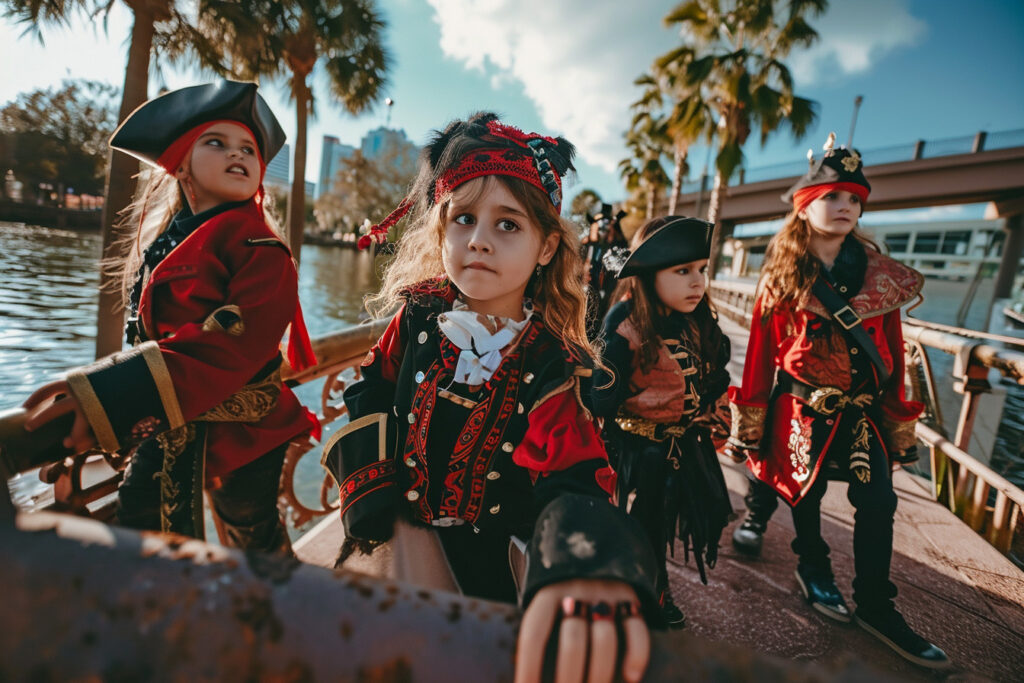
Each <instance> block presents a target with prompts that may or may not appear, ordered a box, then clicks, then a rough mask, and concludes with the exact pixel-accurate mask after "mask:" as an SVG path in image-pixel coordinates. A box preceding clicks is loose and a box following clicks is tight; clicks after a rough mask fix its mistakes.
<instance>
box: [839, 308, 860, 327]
mask: <svg viewBox="0 0 1024 683" xmlns="http://www.w3.org/2000/svg"><path fill="white" fill-rule="evenodd" d="M844 316H847V317H851V316H852V318H853V319H852V320H851V321H850V322H846V320H843V317H844ZM832 317H833V318H834V319H835V320H836V322H838V323H839V324H840V325H842V326H843V329H845V330H849V329H853V328H854V327H856V326H857V325H860V322H861V321H860V316H859V315H857V312H856V311H854V310H853V309H852V308H850V307H849V306H843V307H842V308H840V309H839V310H838V311H836V312H835V313H833V314H832Z"/></svg>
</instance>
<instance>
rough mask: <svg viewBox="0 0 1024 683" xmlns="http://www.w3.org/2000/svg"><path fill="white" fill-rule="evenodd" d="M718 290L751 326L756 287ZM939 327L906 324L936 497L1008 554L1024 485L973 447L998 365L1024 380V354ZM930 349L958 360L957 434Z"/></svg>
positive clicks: (1022, 509)
mask: <svg viewBox="0 0 1024 683" xmlns="http://www.w3.org/2000/svg"><path fill="white" fill-rule="evenodd" d="M711 289H712V298H713V299H714V302H715V305H716V307H717V308H718V311H719V313H721V314H722V315H724V316H726V317H728V318H729V319H731V320H734V321H735V322H737V323H739V324H741V325H743V326H744V327H747V328H749V327H750V323H751V316H752V311H753V309H754V301H755V286H754V285H753V284H751V283H746V282H729V281H720V280H716V281H714V283H713V284H712V288H711ZM935 327H940V328H941V329H932V327H930V326H929V324H928V323H923V322H922V323H915V321H914V320H913V319H911V320H908V321H905V322H904V323H903V337H904V340H905V342H906V346H907V370H908V373H909V376H910V380H911V382H910V384H911V388H912V390H913V394H914V396H913V398H914V399H915V400H920V401H922V402H923V403H924V404H925V405H926V406H927V407H926V418H927V419H922V420H921V421H920V422H918V424H917V438H918V440H919V441H920V442H921V443H923V444H924V446H925V447H926V448H927V449H928V452H929V460H930V464H931V483H932V495H933V497H934V498H935V500H937V501H939V502H941V503H943V504H945V505H947V506H948V507H949V509H950V510H952V511H953V513H954V514H956V515H957V516H958V517H960V518H961V519H963V520H964V521H965V522H966V523H967V524H968V525H969V526H970V527H971V528H972V529H974V530H975V531H977V532H978V533H980V534H981V535H983V536H984V537H985V538H986V539H988V541H989V542H990V543H991V544H992V545H993V546H995V547H996V548H997V549H999V550H1000V551H1001V552H1003V553H1007V552H1009V551H1010V548H1011V547H1013V546H1014V540H1015V538H1016V537H1019V536H1021V535H1024V491H1022V490H1021V489H1020V488H1018V487H1017V486H1015V485H1014V484H1012V483H1011V482H1009V481H1007V480H1006V479H1004V478H1003V477H1002V476H1000V475H999V474H998V473H996V472H994V471H993V470H992V469H990V468H989V467H988V466H986V465H985V464H983V463H982V462H980V461H979V460H978V459H977V458H975V457H974V456H972V455H970V453H968V452H967V449H968V447H969V443H970V440H971V435H972V433H973V431H974V422H975V418H976V416H977V412H978V404H979V401H980V400H981V396H982V395H983V394H985V393H987V392H989V391H991V387H990V385H989V383H988V379H987V377H988V373H989V370H990V369H995V370H998V371H999V372H1000V373H1001V374H1002V375H1003V376H1004V377H1006V378H1008V379H1011V380H1013V381H1015V382H1016V383H1018V384H1021V385H1024V353H1021V352H1019V351H1014V350H1010V349H1003V348H997V347H995V346H992V345H989V344H985V343H983V340H981V339H978V338H974V337H984V336H986V335H983V334H980V333H976V332H973V331H969V330H964V331H963V334H953V333H952V332H948V331H945V330H947V329H949V328H948V327H947V326H935ZM925 348H929V349H934V350H936V351H940V352H943V353H947V354H950V355H952V356H953V357H954V359H955V362H954V367H953V377H952V378H950V379H951V380H952V381H953V387H954V390H955V391H957V392H958V393H961V394H963V395H964V398H963V402H962V403H961V409H960V414H959V417H958V419H957V425H956V430H955V435H954V436H953V437H952V439H950V438H947V436H946V434H944V433H943V432H945V428H944V425H943V420H942V414H941V410H940V408H939V404H938V397H937V391H936V386H937V385H936V381H935V377H934V375H933V373H932V369H931V365H930V363H929V362H928V356H927V355H926V354H925V353H924V349H925ZM918 380H922V381H918ZM929 422H931V424H928V423H929Z"/></svg>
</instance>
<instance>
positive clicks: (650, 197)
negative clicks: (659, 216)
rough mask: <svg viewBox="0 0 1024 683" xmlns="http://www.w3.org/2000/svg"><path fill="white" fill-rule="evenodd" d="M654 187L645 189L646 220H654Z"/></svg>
mask: <svg viewBox="0 0 1024 683" xmlns="http://www.w3.org/2000/svg"><path fill="white" fill-rule="evenodd" d="M654 194H655V190H654V186H653V185H652V186H651V187H649V188H647V220H651V219H652V218H654Z"/></svg>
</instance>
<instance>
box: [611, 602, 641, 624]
mask: <svg viewBox="0 0 1024 683" xmlns="http://www.w3.org/2000/svg"><path fill="white" fill-rule="evenodd" d="M639 616H640V603H639V602H637V601H636V600H622V601H620V602H617V603H615V618H616V619H629V618H630V617H639Z"/></svg>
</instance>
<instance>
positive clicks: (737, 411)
mask: <svg viewBox="0 0 1024 683" xmlns="http://www.w3.org/2000/svg"><path fill="white" fill-rule="evenodd" d="M729 410H730V412H731V413H732V427H731V429H730V431H729V437H730V438H731V439H732V440H733V441H734V442H735V443H737V444H743V445H744V447H746V448H756V447H757V446H759V445H760V443H761V437H762V436H764V423H765V419H766V418H767V416H768V406H750V405H742V404H739V403H734V402H732V401H730V402H729Z"/></svg>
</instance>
